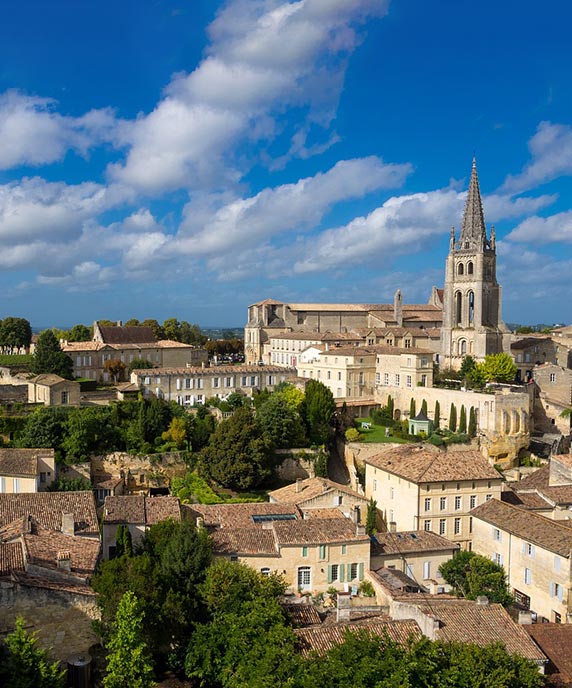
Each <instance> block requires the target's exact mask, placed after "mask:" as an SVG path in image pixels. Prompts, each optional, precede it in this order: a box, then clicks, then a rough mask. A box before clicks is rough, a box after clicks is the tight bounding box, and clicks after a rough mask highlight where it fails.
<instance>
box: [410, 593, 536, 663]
mask: <svg viewBox="0 0 572 688" xmlns="http://www.w3.org/2000/svg"><path fill="white" fill-rule="evenodd" d="M421 607H422V609H423V611H424V612H425V613H426V614H428V615H430V616H435V617H437V618H438V619H439V620H440V622H441V623H440V627H439V630H437V631H436V636H437V639H438V640H444V641H445V642H457V643H474V644H475V645H481V646H482V645H488V644H490V643H493V642H497V641H500V642H501V643H502V644H503V645H504V646H505V648H506V650H507V652H509V653H510V654H518V655H520V656H521V657H526V658H527V659H531V660H533V661H537V662H544V661H546V656H545V655H544V653H543V652H541V650H539V649H538V647H537V646H536V645H535V644H534V643H533V642H532V641H531V639H530V638H529V636H528V635H527V634H526V632H525V631H524V630H523V628H522V626H519V625H518V624H516V623H515V622H514V621H513V620H512V619H511V618H510V616H509V614H508V612H507V611H506V609H505V608H504V607H503V606H502V605H500V604H486V605H479V604H475V602H471V601H470V600H438V599H437V600H436V599H434V597H431V603H430V605H429V604H427V605H426V606H424V605H421Z"/></svg>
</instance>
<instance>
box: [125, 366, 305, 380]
mask: <svg viewBox="0 0 572 688" xmlns="http://www.w3.org/2000/svg"><path fill="white" fill-rule="evenodd" d="M133 373H135V374H136V375H137V377H153V376H154V377H160V376H161V375H181V376H185V375H203V376H204V375H241V374H248V375H253V374H255V373H259V374H260V373H282V374H288V373H291V374H293V375H294V374H295V373H296V370H295V368H286V367H284V366H275V365H239V366H231V365H221V366H208V367H207V366H205V367H202V366H189V367H188V368H148V369H146V370H134V371H133Z"/></svg>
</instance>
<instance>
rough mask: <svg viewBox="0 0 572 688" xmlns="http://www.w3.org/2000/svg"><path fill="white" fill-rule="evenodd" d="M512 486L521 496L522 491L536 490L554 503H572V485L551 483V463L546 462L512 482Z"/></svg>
mask: <svg viewBox="0 0 572 688" xmlns="http://www.w3.org/2000/svg"><path fill="white" fill-rule="evenodd" d="M511 488H512V489H513V490H514V492H516V493H517V494H518V495H519V496H521V493H522V492H525V491H526V492H533V491H536V492H537V493H538V494H539V495H541V496H542V497H545V498H546V499H548V500H550V501H551V502H553V503H554V504H572V484H571V485H557V486H552V485H550V464H546V465H545V466H542V468H539V469H538V470H537V471H534V473H531V474H530V475H528V476H527V477H526V478H523V479H522V480H520V481H519V482H516V483H512V484H511Z"/></svg>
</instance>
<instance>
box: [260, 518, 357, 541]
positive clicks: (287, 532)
mask: <svg viewBox="0 0 572 688" xmlns="http://www.w3.org/2000/svg"><path fill="white" fill-rule="evenodd" d="M272 527H273V529H274V532H275V533H276V539H277V540H278V542H279V543H280V545H318V544H326V543H332V544H333V543H338V542H369V536H368V535H366V534H365V533H364V534H363V535H362V534H359V533H357V532H356V530H357V529H356V525H355V523H353V521H350V520H349V518H340V519H331V518H323V519H321V518H313V519H310V520H307V521H304V520H301V519H300V520H298V521H275V522H273V524H272Z"/></svg>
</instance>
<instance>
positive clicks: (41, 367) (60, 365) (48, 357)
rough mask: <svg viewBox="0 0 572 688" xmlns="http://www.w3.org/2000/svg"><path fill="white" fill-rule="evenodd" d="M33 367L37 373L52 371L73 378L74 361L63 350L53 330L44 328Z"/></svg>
mask: <svg viewBox="0 0 572 688" xmlns="http://www.w3.org/2000/svg"><path fill="white" fill-rule="evenodd" d="M31 369H32V372H33V373H35V374H36V375H40V374H41V373H51V374H53V375H59V376H60V377H63V378H66V379H68V380H71V379H72V378H73V361H72V360H71V358H70V357H69V356H68V355H67V354H66V353H64V352H63V351H62V348H61V346H60V343H59V342H58V340H57V339H56V336H55V334H54V333H53V332H52V330H44V331H43V332H42V333H41V334H40V336H39V337H38V341H37V343H36V350H35V351H34V356H33V359H32V365H31Z"/></svg>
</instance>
